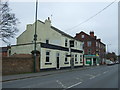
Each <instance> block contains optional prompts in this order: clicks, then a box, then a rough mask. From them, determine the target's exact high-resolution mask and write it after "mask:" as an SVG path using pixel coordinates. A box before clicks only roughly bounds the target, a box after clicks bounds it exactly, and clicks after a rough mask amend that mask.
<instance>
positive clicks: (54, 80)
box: [2, 65, 118, 89]
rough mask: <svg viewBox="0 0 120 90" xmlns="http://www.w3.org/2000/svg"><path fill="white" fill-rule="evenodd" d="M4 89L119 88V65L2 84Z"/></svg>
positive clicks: (95, 67)
mask: <svg viewBox="0 0 120 90" xmlns="http://www.w3.org/2000/svg"><path fill="white" fill-rule="evenodd" d="M2 86H3V88H64V89H70V88H118V65H112V66H106V65H104V66H94V67H91V68H88V69H85V70H71V71H69V72H65V73H59V74H53V75H48V76H41V77H34V78H27V79H21V80H14V81H8V82H3V83H2Z"/></svg>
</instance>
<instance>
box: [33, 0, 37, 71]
mask: <svg viewBox="0 0 120 90" xmlns="http://www.w3.org/2000/svg"><path fill="white" fill-rule="evenodd" d="M37 9H38V0H36V12H35V34H34V72H36V41H37V33H36V31H37Z"/></svg>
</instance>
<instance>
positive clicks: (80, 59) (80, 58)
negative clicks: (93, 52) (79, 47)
mask: <svg viewBox="0 0 120 90" xmlns="http://www.w3.org/2000/svg"><path fill="white" fill-rule="evenodd" d="M82 62H83V61H82V55H80V63H82Z"/></svg>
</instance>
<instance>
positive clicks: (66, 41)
mask: <svg viewBox="0 0 120 90" xmlns="http://www.w3.org/2000/svg"><path fill="white" fill-rule="evenodd" d="M67 43H68V40H67V39H65V47H67Z"/></svg>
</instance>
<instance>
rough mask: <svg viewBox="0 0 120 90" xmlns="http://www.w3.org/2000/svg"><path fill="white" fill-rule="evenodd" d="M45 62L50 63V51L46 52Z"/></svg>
mask: <svg viewBox="0 0 120 90" xmlns="http://www.w3.org/2000/svg"><path fill="white" fill-rule="evenodd" d="M46 62H50V51H46Z"/></svg>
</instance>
